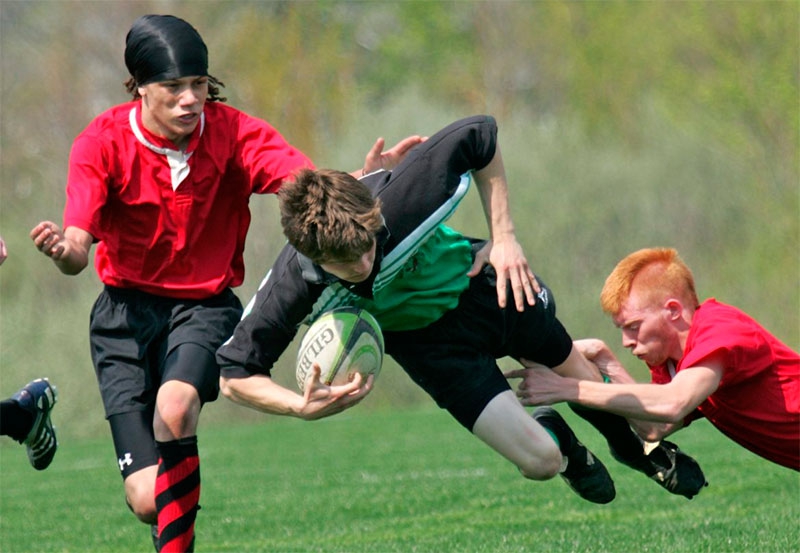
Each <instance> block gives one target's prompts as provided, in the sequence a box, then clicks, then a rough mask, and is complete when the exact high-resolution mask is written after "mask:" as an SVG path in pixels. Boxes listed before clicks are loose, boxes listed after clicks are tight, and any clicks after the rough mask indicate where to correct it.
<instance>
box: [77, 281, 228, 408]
mask: <svg viewBox="0 0 800 553" xmlns="http://www.w3.org/2000/svg"><path fill="white" fill-rule="evenodd" d="M241 314H242V304H241V302H240V301H239V299H238V298H237V297H236V295H235V294H234V293H233V292H232V291H231V290H226V291H224V292H222V293H221V294H219V295H217V296H214V297H212V298H208V299H205V300H182V299H175V298H166V297H161V296H155V295H152V294H147V293H144V292H140V291H137V290H127V289H126V290H123V289H119V288H112V287H110V286H107V287H106V288H105V290H104V291H103V292H102V293H101V294H100V296H99V297H98V298H97V301H96V302H95V304H94V308H93V309H92V314H91V320H90V336H89V340H90V345H91V349H92V361H93V362H94V367H95V374H96V376H97V382H98V385H99V387H100V395H101V396H102V398H103V406H104V408H105V413H106V417H110V416H111V415H116V414H120V413H128V412H131V411H145V410H151V411H152V408H153V406H154V405H155V399H156V394H157V392H158V388H159V387H160V386H161V384H162V383H163V382H166V381H168V380H181V381H183V382H187V383H189V384H191V385H193V386H194V387H195V388H196V389H197V391H198V393H199V394H200V400H201V401H202V402H204V403H206V402H210V401H214V400H215V399H216V398H217V396H218V395H219V366H218V365H217V363H216V360H215V358H214V354H215V353H216V350H217V348H218V347H219V346H221V345H222V343H223V342H224V341H225V340H227V339H228V337H230V335H231V334H232V333H233V329H234V328H235V327H236V324H237V323H238V322H239V319H240V317H241ZM183 344H196V345H198V346H200V347H202V348H204V349H205V350H207V351H208V352H210V353H211V355H210V356H209V357H208V361H207V362H204V363H200V364H198V363H196V362H191V363H186V362H181V361H180V360H178V361H177V362H172V363H170V364H167V363H166V360H167V356H169V355H170V354H171V353H173V352H175V351H176V349H177V348H179V346H181V345H183Z"/></svg>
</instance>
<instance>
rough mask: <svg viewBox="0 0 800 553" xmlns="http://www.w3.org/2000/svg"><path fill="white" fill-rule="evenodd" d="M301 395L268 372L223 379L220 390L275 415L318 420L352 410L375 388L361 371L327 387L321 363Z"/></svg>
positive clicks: (252, 406) (229, 397)
mask: <svg viewBox="0 0 800 553" xmlns="http://www.w3.org/2000/svg"><path fill="white" fill-rule="evenodd" d="M309 379H310V380H309V382H308V383H307V384H306V389H305V392H304V393H303V394H302V395H301V394H299V393H297V392H295V391H293V390H290V389H288V388H285V387H283V386H281V385H280V384H278V383H277V382H275V381H274V380H273V379H272V378H270V377H268V376H266V375H260V374H255V375H252V376H248V377H246V378H225V377H222V378H220V390H221V391H222V394H223V395H224V396H225V397H227V398H228V399H230V400H231V401H233V402H235V403H238V404H240V405H244V406H246V407H250V408H252V409H256V410H258V411H263V412H265V413H271V414H274V415H287V416H292V417H297V418H300V419H304V420H316V419H321V418H325V417H329V416H331V415H335V414H337V413H341V412H342V411H344V410H345V409H349V408H350V407H353V406H354V405H356V404H358V403H359V402H360V401H361V400H362V399H364V397H366V395H367V394H369V392H370V391H371V390H372V385H373V380H374V378H373V376H372V375H370V376H369V378H367V379H366V380H365V379H363V378H362V377H361V375H360V374H356V376H355V378H354V379H353V380H352V381H351V382H348V383H347V384H343V385H341V386H326V385H325V384H323V383H322V382H321V381H320V369H319V366H318V365H317V366H315V368H314V369H313V371H312V373H311V375H310V377H309Z"/></svg>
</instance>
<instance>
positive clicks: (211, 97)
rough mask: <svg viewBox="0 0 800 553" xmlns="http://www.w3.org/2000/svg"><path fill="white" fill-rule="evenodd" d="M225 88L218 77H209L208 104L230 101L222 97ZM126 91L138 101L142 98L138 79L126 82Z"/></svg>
mask: <svg viewBox="0 0 800 553" xmlns="http://www.w3.org/2000/svg"><path fill="white" fill-rule="evenodd" d="M224 86H225V83H223V82H222V81H220V80H218V79H217V78H216V77H212V76H211V75H209V76H208V98H206V102H227V101H228V99H227V98H225V97H224V96H220V95H219V94H220V89H221V88H223V87H224ZM125 90H127V91H128V94H130V95H131V96H133V99H134V100H138V99H139V98H141V96H140V95H139V85H138V84H136V79H134V78H133V77H131V78H130V79H128V80H127V81H125Z"/></svg>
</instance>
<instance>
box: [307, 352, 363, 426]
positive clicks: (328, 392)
mask: <svg viewBox="0 0 800 553" xmlns="http://www.w3.org/2000/svg"><path fill="white" fill-rule="evenodd" d="M320 373H321V368H320V366H319V364H318V363H314V365H313V366H312V368H311V373H309V376H308V380H306V387H305V392H303V400H304V405H303V408H302V409H301V411H300V418H302V419H304V420H317V419H322V418H325V417H329V416H331V415H335V414H337V413H341V412H342V411H344V410H345V409H349V408H350V407H353V406H354V405H357V404H358V403H360V402H361V400H363V399H364V398H365V397H366V396H367V394H369V393H370V391H372V385H373V382H374V380H375V376H374V375H372V374H371V375H369V377H367V378H366V379H365V378H364V377H363V376H361V374H360V373H355V376H354V377H353V379H352V380H351V381H350V382H348V383H347V384H342V385H341V386H328V385H326V384H325V383H324V382H322V381H321V380H320Z"/></svg>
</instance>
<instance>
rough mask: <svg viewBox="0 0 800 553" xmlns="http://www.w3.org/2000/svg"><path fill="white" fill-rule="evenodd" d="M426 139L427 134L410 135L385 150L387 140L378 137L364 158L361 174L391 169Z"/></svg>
mask: <svg viewBox="0 0 800 553" xmlns="http://www.w3.org/2000/svg"><path fill="white" fill-rule="evenodd" d="M426 140H428V137H427V136H419V135H413V136H409V137H407V138H404V139H403V140H401V141H400V142H398V143H397V144H395V145H394V146H393V147H392V148H391V149H389V150H387V151H385V152H384V151H383V147H384V146H385V145H386V141H385V140H384V139H383V138H378V140H376V141H375V144H373V146H372V148H370V150H369V152H367V157H366V158H365V159H364V167H363V169H362V170H361V175H359V176H363V175H367V174H369V173H372V172H373V171H378V170H380V169H385V170H387V171H391V170H392V169H394V168H395V167H397V165H398V164H399V163H400V162H401V161H403V159H404V158H405V157H406V155H408V152H410V151H411V149H412V148H413V147H414V146H417V145H418V144H421V143H423V142H425V141H426Z"/></svg>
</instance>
